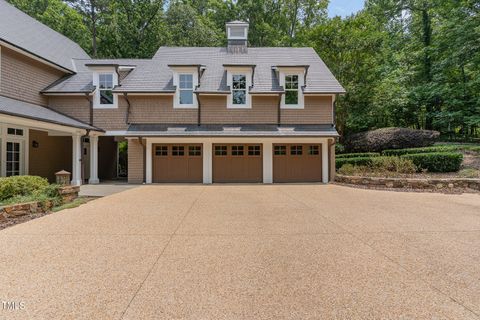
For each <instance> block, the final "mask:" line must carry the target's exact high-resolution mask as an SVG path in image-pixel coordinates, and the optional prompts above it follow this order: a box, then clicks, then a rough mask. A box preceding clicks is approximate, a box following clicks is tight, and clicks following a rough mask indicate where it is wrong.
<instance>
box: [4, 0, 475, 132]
mask: <svg viewBox="0 0 480 320" xmlns="http://www.w3.org/2000/svg"><path fill="white" fill-rule="evenodd" d="M10 2H11V3H12V4H14V5H15V6H17V7H18V8H20V9H21V10H23V11H25V12H26V13H28V14H29V15H31V16H33V17H35V18H36V19H38V20H40V21H41V22H43V23H45V24H47V25H49V26H50V27H51V28H53V29H54V30H57V31H59V32H61V33H63V34H64V35H66V36H67V37H69V38H71V39H72V40H74V41H76V42H77V43H79V44H80V45H81V46H82V47H83V48H84V49H85V50H86V51H87V52H89V53H90V54H91V55H92V56H93V57H98V58H150V57H152V56H153V54H154V53H155V51H156V50H157V49H158V47H159V46H162V45H166V46H222V45H225V43H226V39H225V22H227V21H230V20H245V21H248V22H249V23H250V30H249V45H250V46H296V47H300V46H309V47H313V48H314V49H315V50H316V51H317V52H318V54H319V55H320V57H321V58H322V59H323V60H324V61H325V63H326V64H327V65H328V66H329V68H330V69H331V70H332V72H333V73H334V75H335V76H336V77H337V78H338V80H339V81H340V82H341V83H342V85H343V86H344V87H345V89H346V90H347V94H346V95H344V96H341V97H339V99H338V100H337V112H336V115H337V120H336V121H337V127H338V129H339V131H340V133H342V134H348V133H353V132H358V131H363V130H368V129H376V128H381V127H389V126H401V127H410V128H422V129H435V130H439V131H440V132H442V133H443V134H454V135H462V136H465V137H467V136H478V135H479V134H480V129H479V127H480V41H479V39H480V3H479V2H478V0H444V1H438V0H366V3H365V9H363V10H361V11H360V12H358V13H356V14H353V15H351V16H349V17H346V18H340V17H334V18H329V17H328V16H327V7H328V3H329V1H328V0H171V1H163V0H112V1H105V0H64V1H62V0H10Z"/></svg>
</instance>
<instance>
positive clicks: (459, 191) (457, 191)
mask: <svg viewBox="0 0 480 320" xmlns="http://www.w3.org/2000/svg"><path fill="white" fill-rule="evenodd" d="M332 184H336V185H339V186H344V187H350V188H357V189H368V190H382V191H394V192H419V193H420V192H422V193H444V194H463V193H478V191H475V190H471V189H459V188H455V189H449V188H443V189H413V188H387V187H382V186H375V185H369V186H366V185H358V184H349V183H340V182H333V183H332Z"/></svg>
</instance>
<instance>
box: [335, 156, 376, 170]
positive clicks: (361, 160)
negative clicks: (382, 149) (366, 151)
mask: <svg viewBox="0 0 480 320" xmlns="http://www.w3.org/2000/svg"><path fill="white" fill-rule="evenodd" d="M372 159H373V157H358V158H337V159H336V160H335V168H337V169H340V168H341V167H342V166H343V165H345V164H351V165H353V166H366V165H369V164H371V163H372Z"/></svg>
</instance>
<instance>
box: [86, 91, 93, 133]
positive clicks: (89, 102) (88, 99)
mask: <svg viewBox="0 0 480 320" xmlns="http://www.w3.org/2000/svg"><path fill="white" fill-rule="evenodd" d="M85 98H86V99H87V101H88V106H89V110H90V115H89V117H90V120H89V123H88V124H89V125H91V126H93V100H92V98H91V96H90V93H85Z"/></svg>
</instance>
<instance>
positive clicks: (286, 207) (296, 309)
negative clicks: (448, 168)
mask: <svg viewBox="0 0 480 320" xmlns="http://www.w3.org/2000/svg"><path fill="white" fill-rule="evenodd" d="M0 300H1V301H3V302H7V301H8V302H17V305H16V306H17V308H16V310H3V311H0V319H3V318H5V319H17V318H18V319H28V318H30V319H50V318H54V319H57V318H63V319H249V320H250V319H302V320H304V319H414V318H415V319H480V317H479V315H480V196H479V195H474V194H465V195H443V194H428V193H400V192H386V191H373V190H361V189H352V188H348V187H342V186H335V185H328V186H326V185H270V186H263V185H213V186H202V185H195V186H194V185H191V186H180V185H158V186H141V187H138V188H135V189H131V190H127V191H124V192H121V193H117V194H114V195H111V196H108V197H104V198H101V199H98V200H94V201H92V202H89V203H87V204H85V205H83V206H81V207H79V208H75V209H70V210H65V211H61V212H58V213H55V214H52V215H49V216H45V217H43V218H40V219H37V220H34V221H30V222H28V223H25V224H21V225H17V226H15V227H12V228H8V229H5V230H4V231H1V232H0ZM20 302H21V303H22V304H19V303H20ZM3 306H5V303H3ZM9 306H10V307H11V304H10V305H9ZM21 306H23V307H21ZM0 308H2V305H0ZM19 309H20V310H19Z"/></svg>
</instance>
